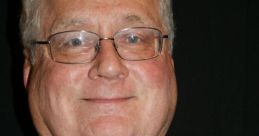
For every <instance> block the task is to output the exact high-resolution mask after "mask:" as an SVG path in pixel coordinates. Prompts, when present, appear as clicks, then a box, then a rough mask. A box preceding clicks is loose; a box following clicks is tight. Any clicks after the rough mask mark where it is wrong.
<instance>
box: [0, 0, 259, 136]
mask: <svg viewBox="0 0 259 136" xmlns="http://www.w3.org/2000/svg"><path fill="white" fill-rule="evenodd" d="M173 3H174V9H173V10H174V18H175V24H176V39H175V43H174V55H173V56H174V60H175V66H176V74H177V81H178V88H179V89H178V90H179V100H178V106H177V111H176V115H175V118H174V121H173V124H172V127H171V129H170V131H169V134H168V135H169V136H259V118H258V116H259V112H258V111H259V110H258V108H259V105H258V102H257V101H258V100H259V97H258V91H259V87H258V86H259V85H258V84H259V80H258V78H259V76H258V75H259V74H258V70H259V67H258V59H259V55H258V50H259V43H258V38H257V37H258V28H259V23H258V18H259V15H258V13H259V11H258V9H259V8H258V7H259V6H258V4H257V3H256V2H255V1H249V0H225V1H223V0H188V1H187V0H174V1H173ZM19 11H20V1H19V0H12V1H11V0H10V1H7V0H1V3H0V42H1V49H0V54H1V55H0V65H1V67H0V73H1V74H0V76H1V78H0V84H1V89H0V90H1V95H0V111H1V115H0V135H3V136H5V135H8V136H22V135H24V136H33V135H36V133H35V131H34V129H33V127H32V124H31V120H30V115H29V112H28V107H27V98H26V95H27V94H26V91H25V90H24V88H23V83H22V63H23V62H22V61H23V57H22V51H21V45H20V39H19V30H18V19H19ZM150 123H152V121H150Z"/></svg>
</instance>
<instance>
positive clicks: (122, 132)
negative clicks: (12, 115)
mask: <svg viewBox="0 0 259 136" xmlns="http://www.w3.org/2000/svg"><path fill="white" fill-rule="evenodd" d="M42 5H43V6H42V8H41V12H40V13H41V21H42V22H41V24H42V26H41V27H42V28H41V29H42V30H41V32H42V35H41V36H40V38H42V39H46V38H47V37H48V36H49V35H50V34H53V33H56V32H61V31H67V30H87V31H92V32H95V33H97V34H98V35H100V36H101V37H113V35H114V34H115V33H116V32H117V31H119V30H121V29H123V28H126V27H155V28H158V29H160V30H161V31H162V33H163V34H168V33H167V32H166V30H165V29H164V27H163V26H162V21H161V17H160V13H159V10H160V9H159V1H157V0H72V1H71V0H45V1H44V2H42ZM169 43H170V41H169V40H168V39H164V44H163V50H162V52H161V54H160V55H159V56H158V57H156V58H153V59H149V60H143V61H127V60H123V59H121V58H120V57H119V56H118V54H117V53H116V50H115V48H114V46H113V43H112V41H110V40H104V41H101V43H100V44H101V48H100V51H99V53H98V55H97V56H96V58H95V59H94V60H93V61H91V62H89V63H85V64H62V63H57V62H54V61H53V60H52V59H51V56H50V54H49V50H48V47H47V46H40V47H38V48H37V49H36V53H35V54H36V56H35V64H34V65H30V64H29V63H28V59H29V58H28V57H26V61H25V64H24V79H25V81H24V83H25V86H26V88H27V89H28V93H29V103H30V109H31V113H32V117H33V121H34V124H35V126H36V128H37V130H38V132H39V133H40V135H55V136H164V135H165V133H166V131H167V129H168V127H169V124H170V121H171V119H172V116H173V113H174V110H175V105H176V81H175V75H174V67H173V61H172V59H171V54H170V53H169Z"/></svg>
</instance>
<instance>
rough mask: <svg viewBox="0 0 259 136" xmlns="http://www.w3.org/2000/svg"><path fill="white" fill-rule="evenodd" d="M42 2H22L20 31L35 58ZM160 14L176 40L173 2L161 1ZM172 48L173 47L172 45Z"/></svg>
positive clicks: (32, 0) (170, 35)
mask: <svg viewBox="0 0 259 136" xmlns="http://www.w3.org/2000/svg"><path fill="white" fill-rule="evenodd" d="M40 2H41V0H22V4H23V8H22V15H21V18H20V30H21V35H22V42H23V46H24V47H25V48H28V49H29V50H30V53H31V54H30V55H31V56H32V58H33V56H34V55H33V52H34V46H33V44H32V41H33V40H35V39H37V38H38V36H39V34H40V27H41V22H40V10H39V9H40ZM160 9H161V11H160V14H161V17H162V19H163V25H164V26H165V27H166V29H167V31H168V32H169V39H170V41H173V38H174V29H173V28H174V23H173V13H172V0H161V1H160ZM171 47H172V45H171Z"/></svg>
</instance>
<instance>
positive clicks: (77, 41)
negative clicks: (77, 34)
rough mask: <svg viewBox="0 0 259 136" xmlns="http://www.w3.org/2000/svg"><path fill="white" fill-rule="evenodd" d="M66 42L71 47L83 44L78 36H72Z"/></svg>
mask: <svg viewBox="0 0 259 136" xmlns="http://www.w3.org/2000/svg"><path fill="white" fill-rule="evenodd" d="M68 44H69V45H70V46H73V47H77V46H81V45H82V44H83V41H82V40H81V39H79V38H74V39H71V40H70V41H68Z"/></svg>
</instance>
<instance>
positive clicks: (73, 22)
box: [51, 14, 144, 34]
mask: <svg viewBox="0 0 259 136" xmlns="http://www.w3.org/2000/svg"><path fill="white" fill-rule="evenodd" d="M120 22H122V24H134V23H138V24H144V21H143V19H142V18H141V17H139V16H137V15H134V14H128V15H126V16H125V17H123V19H121V20H120ZM85 26H87V27H91V28H93V27H94V23H93V22H92V21H91V20H89V19H85V18H83V17H76V18H66V19H63V20H59V21H57V22H56V23H55V24H54V25H53V26H52V28H51V33H52V34H53V33H56V32H59V31H61V30H66V29H68V28H69V27H72V28H77V27H85ZM86 29H87V28H86Z"/></svg>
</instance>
